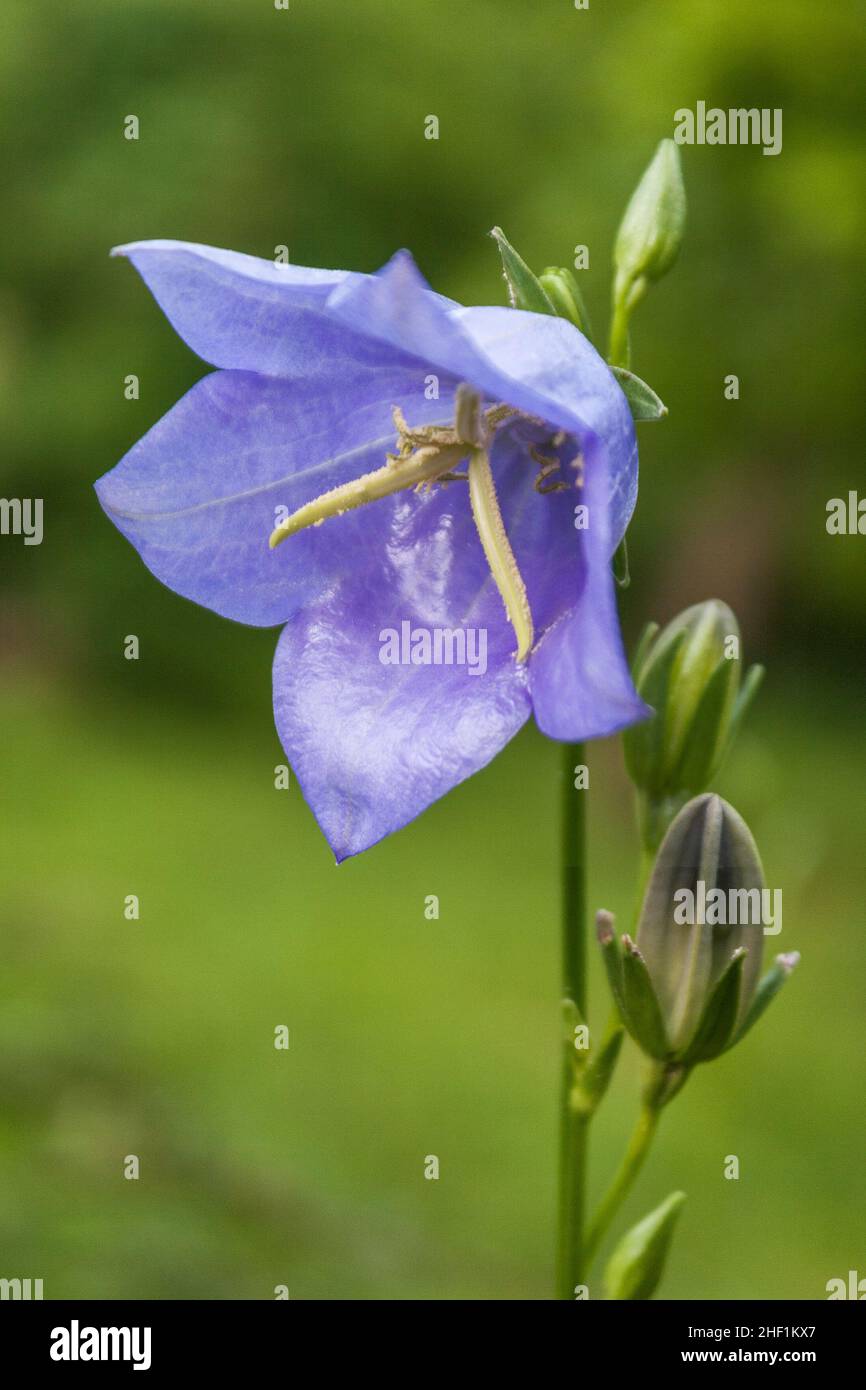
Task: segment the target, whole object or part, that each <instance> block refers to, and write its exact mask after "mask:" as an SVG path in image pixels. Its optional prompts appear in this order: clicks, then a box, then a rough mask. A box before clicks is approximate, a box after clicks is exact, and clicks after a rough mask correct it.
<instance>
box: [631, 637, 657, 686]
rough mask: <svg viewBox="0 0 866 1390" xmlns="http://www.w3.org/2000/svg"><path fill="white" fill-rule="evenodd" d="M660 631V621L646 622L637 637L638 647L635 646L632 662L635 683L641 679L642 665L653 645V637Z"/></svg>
mask: <svg viewBox="0 0 866 1390" xmlns="http://www.w3.org/2000/svg"><path fill="white" fill-rule="evenodd" d="M659 631H660V628H659V625H658V623H645V624H644V628H643V631H642V632H641V635H640V637H639V638H638V639H637V647H636V648H635V653H634V660H633V662H632V664H631V675H632V680H633V681H634V682H635V684H637V681H638V680H639V679H640V673H641V667H642V666H643V663H644V660H645V659H646V655H647V652H648V651H649V649H650V647H651V645H652V642H653V638H654V637H655V636H656V634H657V633H658V632H659Z"/></svg>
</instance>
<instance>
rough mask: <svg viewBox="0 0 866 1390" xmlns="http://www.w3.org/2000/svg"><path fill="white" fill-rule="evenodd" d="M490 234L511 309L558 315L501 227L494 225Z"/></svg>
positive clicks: (545, 292)
mask: <svg viewBox="0 0 866 1390" xmlns="http://www.w3.org/2000/svg"><path fill="white" fill-rule="evenodd" d="M490 235H491V236H492V237H493V240H494V241H495V242H496V245H497V246H498V248H499V254H500V256H501V257H502V273H503V275H504V276H505V283H506V285H507V286H508V297H509V299H510V300H511V307H512V309H527V310H529V312H530V313H534V314H553V315H554V317H557V318H558V317H559V316H558V314H557V312H556V309H555V308H554V306H553V304H552V302H551V300H550V296H549V295H548V293H547V291H546V290H545V289H544V286H543V285H542V283H541V281H540V280H539V278H538V276H537V275H535V274H534V272H533V271H531V270H530V269H529V266H528V265H527V264H526V262H525V261H524V260H523V259H522V258H521V257H520V256H519V255H518V254H517V252H516V251H515V249H514V247H513V246H512V245H511V243H510V242H509V240H508V238H507V237H506V235H505V233H504V232H503V230H502V228H501V227H494V228H493V230H492V231H491V233H490Z"/></svg>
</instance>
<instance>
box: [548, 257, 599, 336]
mask: <svg viewBox="0 0 866 1390" xmlns="http://www.w3.org/2000/svg"><path fill="white" fill-rule="evenodd" d="M538 278H539V281H540V282H541V287H542V289H543V290H544V292H545V294H546V295H547V297H548V299H549V300H550V302H551V304H552V305H553V307H554V309H555V310H556V312H557V313H558V314H559V316H560V318H563V319H569V320H570V321H571V322H572V323H573V324H574V326H575V328H579V329H580V331H581V333H582V334H583V335H584V337H585V338H589V340H590V342H592V325H591V324H590V321H589V314H588V313H587V308H586V303H585V302H584V298H583V295H582V293H581V290H580V286H579V285H578V283H577V280H576V279H575V277H574V275H573V274H572V272H571V271H570V270H569V269H568V267H567V266H554V265H551V266H548V267H547V269H546V270H543V271H542V272H541V274H540V275H539V277H538Z"/></svg>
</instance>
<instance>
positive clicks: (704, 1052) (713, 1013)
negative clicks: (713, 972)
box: [680, 946, 747, 1067]
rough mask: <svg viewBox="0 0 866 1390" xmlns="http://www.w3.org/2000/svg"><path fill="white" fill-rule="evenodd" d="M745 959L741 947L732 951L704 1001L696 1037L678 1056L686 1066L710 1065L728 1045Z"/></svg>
mask: <svg viewBox="0 0 866 1390" xmlns="http://www.w3.org/2000/svg"><path fill="white" fill-rule="evenodd" d="M746 955H747V952H746V949H745V947H744V946H741V947H739V949H738V950H736V951H734V953H733V955H732V956H731V959H730V961H729V963H728V965H727V966H726V968H725V970H724V972H723V974H722V976H721V978H720V979H719V981H718V983H717V984H716V987H715V989H714V990H713V992H712V994H711V995H710V997H709V999H708V1000H707V1003H706V1006H705V1008H704V1012H703V1014H702V1015H701V1019H700V1022H699V1023H698V1026H697V1028H696V1030H695V1035H694V1037H693V1038H692V1040H691V1042H690V1043H689V1044H688V1046H687V1047H686V1048H685V1050H684V1051H683V1053H682V1054H681V1056H680V1060H681V1061H682V1062H683V1063H684V1064H685V1065H686V1066H688V1067H693V1066H695V1064H696V1063H697V1062H709V1061H711V1060H712V1059H713V1057H718V1055H719V1053H720V1052H724V1051H725V1048H726V1047H727V1046H728V1045H729V1043H730V1041H731V1037H732V1035H733V1032H734V1028H735V1026H736V1022H737V1010H738V1009H739V1006H740V994H741V992H742V987H743V966H744V964H745V959H746Z"/></svg>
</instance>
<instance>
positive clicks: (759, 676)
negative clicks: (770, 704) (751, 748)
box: [722, 665, 766, 757]
mask: <svg viewBox="0 0 866 1390" xmlns="http://www.w3.org/2000/svg"><path fill="white" fill-rule="evenodd" d="M765 675H766V668H765V667H764V666H757V665H756V666H750V667H749V669H748V671H747V672H746V675H745V679H744V680H743V684H742V685H741V686H740V692H739V694H738V696H737V698H736V700H735V701H734V708H733V710H732V711H731V722H730V726H729V728H728V739H727V743H726V744H725V747H724V749H723V751H722V757H724V755H725V753H727V751H728V749H729V748H730V747H731V744H732V743H733V742H734V740H735V738H736V737H737V734H738V733H739V731H740V725H741V724H742V722H743V719H744V718H745V716H746V714H747V713H748V711H749V709H750V707H751V705H752V701H753V700H754V698H755V696H756V695H757V693H758V691H759V690H760V688H761V684H762V682H763V679H764V676H765Z"/></svg>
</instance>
